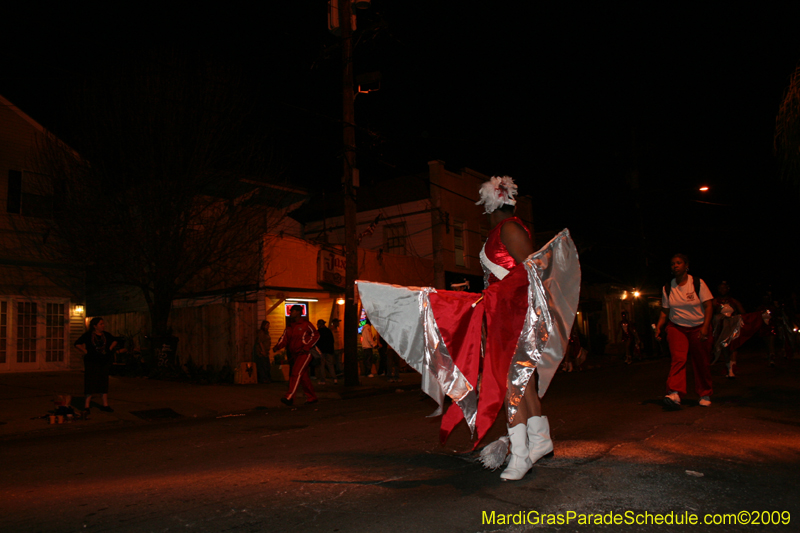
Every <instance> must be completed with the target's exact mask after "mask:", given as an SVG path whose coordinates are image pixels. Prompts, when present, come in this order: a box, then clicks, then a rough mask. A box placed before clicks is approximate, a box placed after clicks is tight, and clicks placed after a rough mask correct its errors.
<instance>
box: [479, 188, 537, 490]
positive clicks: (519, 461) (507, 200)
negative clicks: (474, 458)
mask: <svg viewBox="0 0 800 533" xmlns="http://www.w3.org/2000/svg"><path fill="white" fill-rule="evenodd" d="M487 184H488V185H489V187H488V191H486V190H485V189H484V188H482V189H481V201H480V202H479V203H483V204H484V205H485V206H486V213H487V214H488V215H489V220H490V221H491V224H492V226H494V229H493V230H492V231H491V232H490V233H489V236H488V238H487V239H486V243H485V244H484V245H483V250H481V254H480V258H481V265H482V266H483V269H484V272H485V274H486V275H485V279H486V286H487V287H488V286H489V285H491V284H493V283H496V282H498V281H500V280H502V279H504V278H505V277H506V276H507V275H508V274H509V272H510V271H511V270H512V269H513V268H514V267H516V266H517V265H519V264H520V263H522V262H523V261H525V259H526V258H527V257H528V256H530V255H531V254H532V253H533V252H534V249H533V241H532V239H531V235H530V232H529V231H528V228H526V227H525V225H524V224H523V223H522V220H520V219H519V218H518V217H517V216H515V214H514V212H515V204H516V201H514V200H513V196H514V195H516V190H517V186H516V185H514V182H513V181H512V180H511V179H510V178H504V179H503V180H502V181H501V182H500V183H499V184H498V185H496V186H495V187H497V189H499V192H500V194H503V201H504V203H503V205H500V206H496V203H493V202H492V201H491V199H492V195H497V192H496V191H497V189H496V188H495V187H493V186H492V185H494V184H493V183H492V182H491V181H490V182H487ZM512 191H513V192H512ZM498 196H499V195H498ZM512 202H513V203H512ZM534 372H535V370H534ZM530 379H533V380H534V381H533V383H535V382H536V381H535V379H536V378H535V375H534V376H532V377H531V378H530ZM529 383H530V382H529ZM506 401H508V399H507V400H506ZM508 439H509V441H510V446H509V449H510V450H511V460H510V461H509V464H508V467H507V468H506V469H505V470H504V471H503V473H502V474H500V477H501V478H503V479H508V480H517V479H522V477H523V476H524V475H525V474H526V473H527V472H528V470H530V469H531V467H532V466H533V463H535V462H536V461H538V460H539V459H541V458H542V457H545V456H548V455H552V453H553V441H552V440H551V439H550V424H549V423H548V421H547V417H546V416H542V403H541V401H539V395H538V394H536V391H535V390H532V388H531V387H526V388H525V391H524V393H523V395H522V401H521V402H519V405H518V408H517V412H516V414H515V415H514V418H513V419H511V420H509V421H508Z"/></svg>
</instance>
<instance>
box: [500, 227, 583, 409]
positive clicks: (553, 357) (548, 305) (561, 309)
mask: <svg viewBox="0 0 800 533" xmlns="http://www.w3.org/2000/svg"><path fill="white" fill-rule="evenodd" d="M523 264H524V265H525V270H527V272H528V281H529V285H528V311H527V313H526V316H525V322H524V324H523V325H522V331H521V332H520V336H519V340H518V341H517V347H516V350H515V351H514V356H513V358H512V360H511V366H510V367H509V369H508V419H509V420H512V419H513V418H514V415H515V414H516V412H517V408H518V406H519V403H520V401H522V396H523V395H524V394H525V389H526V388H527V386H528V381H530V378H531V376H533V372H534V370H536V369H537V368H538V372H539V390H538V391H537V392H538V393H539V397H542V396H544V393H545V392H547V387H549V386H550V382H551V381H552V380H553V376H554V375H555V373H556V371H557V370H558V365H559V364H561V360H562V359H563V358H564V353H565V352H566V349H567V344H568V342H569V334H570V330H571V329H572V323H573V321H574V320H575V312H576V311H577V309H578V300H579V298H580V289H581V268H580V262H579V261H578V250H577V249H576V248H575V243H574V242H572V238H571V237H570V234H569V230H567V229H564V230H562V231H561V232H560V233H559V234H558V235H556V236H555V237H553V239H551V240H550V242H548V243H547V244H546V245H544V246H543V247H542V248H541V249H540V250H539V251H538V252H536V253H534V254H532V255H531V256H530V257H528V259H526V260H525V262H524V263H523Z"/></svg>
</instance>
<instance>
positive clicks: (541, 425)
mask: <svg viewBox="0 0 800 533" xmlns="http://www.w3.org/2000/svg"><path fill="white" fill-rule="evenodd" d="M520 425H522V424H520ZM527 430H528V431H527V433H528V450H529V452H530V453H529V455H528V457H529V458H530V460H531V465H532V464H533V463H535V462H536V461H538V460H539V459H541V458H542V457H551V456H552V455H553V441H552V440H551V439H550V423H549V422H548V421H547V417H546V416H532V417H530V418H529V419H528V424H527Z"/></svg>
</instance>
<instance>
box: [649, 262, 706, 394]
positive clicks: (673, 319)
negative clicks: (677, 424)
mask: <svg viewBox="0 0 800 533" xmlns="http://www.w3.org/2000/svg"><path fill="white" fill-rule="evenodd" d="M672 273H673V274H674V275H675V279H673V280H672V281H671V282H670V283H669V285H667V286H665V287H664V288H663V289H662V294H661V315H660V316H659V318H658V325H657V326H656V340H659V341H660V340H661V335H662V329H663V327H664V324H666V325H667V342H668V343H669V351H670V355H671V356H672V366H671V368H670V371H669V377H668V378H667V395H666V396H665V397H664V405H665V406H666V407H668V408H672V409H679V408H680V405H681V396H685V395H686V362H687V359H688V358H691V360H692V368H693V369H694V386H695V391H696V392H697V395H698V396H700V405H702V406H703V407H708V406H709V405H711V394H712V392H713V389H712V386H711V366H710V363H711V349H712V346H713V343H714V339H713V337H712V335H711V317H712V316H713V314H714V306H713V304H714V296H713V295H712V294H711V291H710V290H708V286H706V284H705V282H704V281H703V280H701V279H699V278H698V279H696V280H695V279H694V277H692V276H691V275H690V274H689V258H688V257H686V256H685V255H683V254H675V255H674V256H672Z"/></svg>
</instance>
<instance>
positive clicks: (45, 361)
mask: <svg viewBox="0 0 800 533" xmlns="http://www.w3.org/2000/svg"><path fill="white" fill-rule="evenodd" d="M44 135H49V134H48V133H47V132H46V130H45V129H44V128H43V127H42V126H41V125H40V124H39V123H37V122H36V121H35V120H33V119H32V118H31V117H29V116H28V115H26V114H25V113H24V112H23V111H22V110H20V109H19V108H18V107H17V106H15V105H14V104H13V103H12V102H9V101H8V100H7V99H5V98H3V97H2V96H0V372H32V371H42V370H64V369H68V368H70V367H74V368H81V367H82V359H81V358H80V357H79V356H78V352H77V350H75V349H74V348H73V347H72V341H74V340H75V339H77V337H78V336H80V335H81V334H83V332H84V330H85V327H84V317H85V314H84V308H85V302H84V278H85V276H84V272H83V270H82V269H81V268H79V267H77V266H75V265H66V264H59V263H57V262H54V261H53V260H52V258H51V257H50V256H51V254H50V251H51V249H50V247H51V246H52V244H53V243H52V241H51V242H48V236H49V231H48V221H49V220H52V218H53V217H54V216H66V215H65V214H63V213H59V212H58V183H57V182H56V181H54V180H52V179H51V178H50V177H48V176H44V175H42V174H40V173H37V172H36V153H37V145H38V141H37V139H40V138H41V137H42V136H44Z"/></svg>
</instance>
